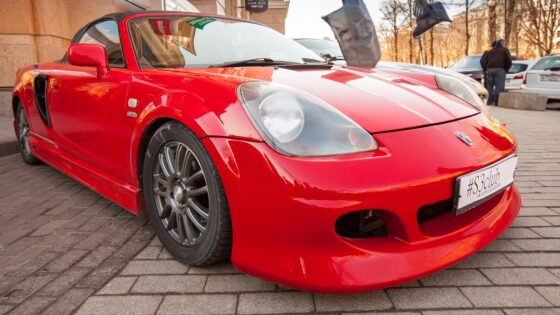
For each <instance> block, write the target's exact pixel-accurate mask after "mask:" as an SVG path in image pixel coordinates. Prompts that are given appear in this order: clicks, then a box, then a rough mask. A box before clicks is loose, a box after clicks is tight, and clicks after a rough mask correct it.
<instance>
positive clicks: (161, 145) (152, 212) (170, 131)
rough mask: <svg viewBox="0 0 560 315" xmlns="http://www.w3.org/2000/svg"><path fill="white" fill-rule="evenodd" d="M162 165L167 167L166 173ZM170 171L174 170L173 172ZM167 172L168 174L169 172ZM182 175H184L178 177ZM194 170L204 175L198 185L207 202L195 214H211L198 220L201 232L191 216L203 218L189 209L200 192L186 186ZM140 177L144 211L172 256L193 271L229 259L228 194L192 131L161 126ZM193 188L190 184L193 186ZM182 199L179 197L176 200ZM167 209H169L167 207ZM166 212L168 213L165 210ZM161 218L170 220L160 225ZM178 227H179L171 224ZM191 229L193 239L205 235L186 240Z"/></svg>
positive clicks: (174, 126)
mask: <svg viewBox="0 0 560 315" xmlns="http://www.w3.org/2000/svg"><path fill="white" fill-rule="evenodd" d="M173 147H174V148H175V151H174V153H173V154H169V155H165V153H168V152H166V151H165V150H172V149H170V148H173ZM179 148H182V149H179ZM189 149H190V151H189ZM181 150H182V151H181ZM177 151H179V153H177ZM169 152H172V151H169ZM181 152H183V154H184V155H183V156H181ZM191 153H192V154H191ZM169 156H173V158H174V159H173V162H169V163H167V162H163V161H164V160H160V157H161V159H165V157H169ZM193 156H194V158H193ZM165 161H168V160H167V159H166V160H165ZM176 161H180V162H179V163H185V164H184V165H186V166H185V168H183V167H182V166H179V165H178V164H176ZM182 161H186V162H182ZM161 163H163V164H164V165H167V166H166V167H163V166H162V164H161ZM197 163H198V164H197ZM169 165H175V166H176V167H169ZM197 165H198V166H197ZM163 168H166V169H167V170H168V171H167V172H165V171H164V170H163ZM173 168H175V169H177V171H175V173H177V174H179V175H177V174H175V173H173V174H172V175H169V173H171V172H169V169H173ZM179 169H180V170H181V171H178V170H179ZM187 169H188V170H187ZM191 169H192V170H191ZM195 170H198V172H196V174H198V173H200V171H202V173H203V175H202V176H203V177H200V175H198V176H199V177H197V178H198V179H197V180H198V181H199V184H198V185H199V186H202V185H205V186H206V192H204V194H205V195H204V196H202V197H200V198H203V200H202V201H201V202H199V203H196V204H197V205H201V204H204V205H205V206H200V207H196V208H197V209H204V210H207V213H208V214H207V217H205V218H202V219H201V217H198V219H197V220H196V223H198V224H199V226H200V225H201V223H205V230H204V231H202V232H201V231H200V230H198V229H197V228H196V224H195V223H194V221H195V219H194V218H193V213H195V214H196V213H200V212H195V211H194V210H193V208H192V207H191V202H192V201H193V200H194V198H199V197H192V196H194V191H195V190H197V189H196V188H192V187H191V188H189V187H188V186H185V185H186V183H189V181H188V180H186V179H187V178H194V176H196V175H192V176H191V175H189V172H194V171H195ZM183 171H184V172H183ZM165 173H167V174H168V176H166V175H165ZM180 173H183V175H181V174H180ZM142 174H143V176H142V185H143V190H144V197H145V202H146V211H147V213H148V216H149V218H150V223H151V225H152V227H153V228H154V230H155V232H156V235H157V236H158V238H159V239H160V240H161V242H162V243H163V246H164V247H165V249H167V250H168V251H169V253H170V254H171V255H173V256H174V257H175V258H176V259H177V260H179V261H181V262H183V263H185V264H188V265H194V266H207V265H211V264H214V263H217V262H220V261H224V260H228V259H229V258H230V253H231V244H232V235H231V234H232V233H231V231H232V230H231V219H230V213H229V208H228V204H227V200H226V195H225V191H224V188H223V185H222V182H221V180H220V176H219V175H218V172H217V170H216V167H215V166H214V163H213V162H212V160H211V158H210V156H209V155H208V153H207V152H206V150H205V149H204V147H203V146H202V144H201V143H200V141H199V140H198V138H197V137H196V135H195V134H194V133H193V132H192V131H190V130H189V129H188V128H186V127H185V126H184V125H182V124H180V123H178V122H168V123H166V124H164V125H163V126H161V127H160V128H159V129H158V130H157V131H156V132H155V133H154V135H153V136H152V138H151V140H150V142H149V144H148V147H147V149H146V152H145V159H144V165H143V173H142ZM189 176H191V177H189ZM190 183H191V184H192V182H190ZM203 183H205V184H203ZM154 185H155V186H154ZM160 186H161V187H160ZM179 186H180V187H184V189H182V188H180V187H179ZM177 187H179V188H177ZM176 188H177V189H176ZM202 188H204V187H202ZM191 193H192V196H191V195H190V194H191ZM179 195H180V196H181V197H177V196H179ZM179 199H180V200H179ZM204 201H206V202H204ZM195 202H196V201H195ZM164 203H165V206H163V204H164ZM179 204H181V205H182V206H179ZM164 208H165V209H166V210H162V209H164ZM189 211H190V212H191V213H190V214H189V213H188V212H189ZM167 213H169V215H167ZM204 213H206V212H204ZM189 215H190V216H189ZM162 217H166V218H167V219H162ZM181 218H182V219H181ZM191 218H192V219H191ZM174 221H175V223H173V224H172V222H174ZM181 223H183V224H181ZM173 226H174V227H175V228H173ZM179 226H181V228H179ZM189 227H190V228H193V227H194V229H191V230H190V235H191V236H192V235H193V231H196V232H200V233H201V234H200V235H199V236H198V237H194V238H193V237H188V236H186V235H188V234H189V233H187V231H188V230H189ZM195 234H196V233H195ZM181 235H182V236H185V239H182V238H180V237H181ZM178 239H179V240H178Z"/></svg>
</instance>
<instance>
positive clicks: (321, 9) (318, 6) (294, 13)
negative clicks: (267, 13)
mask: <svg viewBox="0 0 560 315" xmlns="http://www.w3.org/2000/svg"><path fill="white" fill-rule="evenodd" d="M364 2H365V3H366V5H367V7H368V9H369V12H370V14H371V17H372V18H373V19H374V22H375V24H376V25H377V24H378V23H380V22H381V17H380V13H379V6H380V5H381V3H382V1H380V0H364ZM341 6H342V1H341V0H291V1H290V9H289V11H288V17H287V19H286V35H288V37H291V38H303V37H305V38H323V37H325V36H326V37H329V38H332V39H334V35H333V33H332V31H331V28H330V27H329V25H328V24H327V23H326V22H325V21H323V19H321V17H322V16H325V15H327V14H329V13H331V12H333V11H335V10H336V9H338V8H340V7H341Z"/></svg>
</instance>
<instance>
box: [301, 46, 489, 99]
mask: <svg viewBox="0 0 560 315" xmlns="http://www.w3.org/2000/svg"><path fill="white" fill-rule="evenodd" d="M295 41H296V42H298V43H300V44H302V45H303V46H305V47H306V48H308V49H310V50H312V51H313V52H315V53H316V54H317V55H319V56H323V57H326V56H327V55H329V56H330V61H331V62H332V63H334V64H336V65H346V61H345V60H344V55H343V54H342V50H341V49H340V46H339V45H338V43H337V42H334V41H332V40H328V39H318V38H300V39H295ZM375 68H376V69H387V70H390V69H395V70H406V71H420V72H428V73H433V74H439V75H447V76H450V77H453V78H456V79H459V80H461V81H462V82H463V83H465V84H466V85H467V86H469V87H470V88H471V89H472V90H473V91H474V92H475V93H476V94H477V95H478V96H479V97H480V98H481V99H482V101H483V102H484V103H486V100H487V99H488V91H487V90H486V89H485V88H484V87H483V86H482V84H480V82H479V81H476V80H474V79H472V78H470V77H468V76H466V75H463V74H461V73H458V72H455V71H451V70H447V69H443V68H437V67H431V66H422V65H417V64H411V63H402V62H385V61H380V62H379V63H378V64H377V66H376V67H375Z"/></svg>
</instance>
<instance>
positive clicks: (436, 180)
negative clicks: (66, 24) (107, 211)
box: [13, 12, 521, 292]
mask: <svg viewBox="0 0 560 315" xmlns="http://www.w3.org/2000/svg"><path fill="white" fill-rule="evenodd" d="M13 110H14V114H15V123H14V125H15V130H16V132H17V135H18V138H19V141H20V144H21V155H22V157H23V159H24V160H25V162H27V163H28V164H37V163H39V162H40V161H42V162H45V163H47V164H49V165H51V166H53V167H54V168H56V169H58V170H60V171H61V172H63V173H65V174H68V175H69V176H71V177H73V178H75V179H76V180H78V181H79V182H81V183H83V184H84V185H86V186H87V187H89V188H91V189H93V190H95V191H97V192H98V193H100V194H102V195H103V196H106V197H107V198H109V199H111V200H112V201H114V202H115V203H117V204H119V205H121V206H122V207H124V208H126V209H128V210H130V211H131V212H133V213H135V214H138V215H141V214H144V213H145V214H147V215H148V216H149V218H150V221H151V224H152V225H153V228H154V230H155V231H156V233H157V236H158V237H159V239H160V240H161V242H162V243H163V244H164V246H165V248H166V249H167V250H168V251H169V252H170V253H171V254H172V255H173V256H175V257H176V258H177V259H178V260H180V261H182V262H184V263H186V264H190V265H198V266H201V265H209V264H212V263H215V262H218V261H221V260H227V259H230V258H231V260H232V262H233V264H234V265H235V266H236V267H237V268H238V269H240V270H242V271H244V272H247V273H249V274H252V275H255V276H257V277H262V278H264V279H267V280H270V281H274V282H278V283H281V284H284V285H287V286H291V287H295V288H299V289H303V290H309V291H318V292H356V291H363V290H371V289H378V288H383V287H388V286H393V285H396V284H399V283H402V282H405V281H409V280H411V279H415V278H418V277H421V276H424V275H427V274H429V273H431V272H434V271H437V270H440V269H442V268H445V267H447V266H449V265H451V264H453V263H455V262H457V261H459V260H461V259H463V258H465V257H467V256H469V255H471V254H473V253H475V252H476V251H478V250H480V249H481V248H483V247H484V246H486V245H488V243H490V242H491V241H492V240H494V239H495V238H496V237H498V235H500V233H502V232H503V231H504V229H506V228H507V227H508V225H509V224H510V223H511V222H512V221H513V220H514V218H515V217H516V215H517V213H518V211H519V207H520V201H521V199H520V195H519V192H518V190H517V188H516V187H515V186H514V185H513V176H514V172H515V168H516V163H517V157H516V141H515V139H514V137H513V136H512V135H511V134H510V133H509V132H508V131H507V130H506V129H505V128H504V127H503V125H501V124H500V123H499V122H497V121H496V120H494V119H492V118H489V117H488V116H487V115H486V113H485V112H484V105H483V104H482V102H481V101H480V99H479V98H478V97H477V96H476V94H475V93H473V92H472V91H471V90H470V89H469V88H468V87H467V86H466V85H465V84H464V83H462V82H460V81H457V80H456V79H454V78H451V77H446V76H438V75H433V74H427V73H419V72H407V71H401V70H376V69H365V68H352V67H340V66H335V65H331V64H326V63H324V62H322V59H321V58H320V57H319V56H317V55H315V54H314V53H313V52H311V51H309V50H307V49H306V48H304V47H303V46H301V45H299V44H297V43H296V42H294V41H292V40H291V39H288V38H286V37H284V36H283V35H281V34H279V33H277V32H275V31H273V30H271V29H268V28H266V27H264V26H262V25H259V24H255V23H253V22H249V21H243V20H237V19H230V18H225V17H217V16H206V15H196V14H187V13H156V12H146V13H135V14H132V13H128V14H112V15H108V16H105V17H103V18H101V19H99V20H97V21H94V22H92V23H90V24H88V25H86V26H85V27H84V28H83V29H81V30H80V31H79V32H78V33H77V34H76V36H75V37H74V40H73V44H72V45H71V46H70V48H69V49H68V53H67V54H66V56H65V57H64V58H63V59H62V60H60V61H57V62H52V63H48V64H42V65H35V66H29V67H26V68H24V69H22V70H20V71H19V73H18V75H17V84H16V87H15V89H14V94H13Z"/></svg>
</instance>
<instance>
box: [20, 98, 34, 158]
mask: <svg viewBox="0 0 560 315" xmlns="http://www.w3.org/2000/svg"><path fill="white" fill-rule="evenodd" d="M18 132H19V135H18V136H19V147H20V149H21V150H22V151H24V152H25V153H26V154H29V153H30V152H31V148H30V147H29V132H30V128H29V123H28V122H27V117H25V112H24V111H23V109H22V110H20V111H19V119H18Z"/></svg>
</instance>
